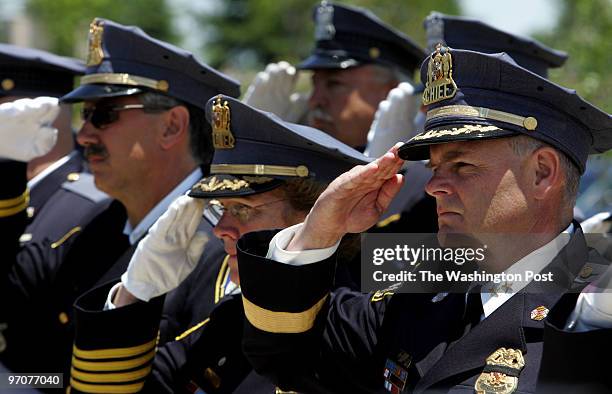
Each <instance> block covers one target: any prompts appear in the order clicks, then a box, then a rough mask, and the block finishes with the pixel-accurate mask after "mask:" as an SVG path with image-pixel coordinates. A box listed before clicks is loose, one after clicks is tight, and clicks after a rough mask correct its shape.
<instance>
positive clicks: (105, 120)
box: [81, 104, 169, 129]
mask: <svg viewBox="0 0 612 394" xmlns="http://www.w3.org/2000/svg"><path fill="white" fill-rule="evenodd" d="M129 109H142V110H144V111H145V112H161V111H166V110H168V109H169V108H157V107H148V106H145V105H144V104H125V105H120V106H116V107H112V106H102V107H88V108H83V109H82V110H81V118H82V119H83V122H90V123H91V124H92V125H93V126H94V127H95V128H96V129H103V128H104V127H106V126H108V125H109V124H111V123H113V122H116V121H117V119H119V112H120V111H127V110H129Z"/></svg>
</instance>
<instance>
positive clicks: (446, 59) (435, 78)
mask: <svg viewBox="0 0 612 394" xmlns="http://www.w3.org/2000/svg"><path fill="white" fill-rule="evenodd" d="M455 93H457V85H456V84H455V81H453V57H452V56H451V53H450V49H448V48H447V47H443V46H442V45H438V46H436V51H435V52H434V53H432V55H431V58H430V59H429V64H428V66H427V82H426V83H425V90H424V91H423V105H429V104H432V103H437V102H438V101H442V100H446V99H449V98H452V97H454V96H455Z"/></svg>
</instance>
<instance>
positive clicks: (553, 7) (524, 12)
mask: <svg viewBox="0 0 612 394" xmlns="http://www.w3.org/2000/svg"><path fill="white" fill-rule="evenodd" d="M458 1H459V4H460V6H461V9H462V13H463V14H464V15H465V16H472V17H476V18H479V19H482V20H483V21H486V22H487V23H489V24H491V25H494V26H496V27H499V28H501V29H503V30H507V31H509V32H511V33H519V34H523V35H530V34H533V33H537V32H542V31H547V30H550V29H552V28H553V27H554V26H555V22H556V21H557V18H558V17H559V12H560V8H559V6H560V5H559V1H558V0H511V1H509V0H458Z"/></svg>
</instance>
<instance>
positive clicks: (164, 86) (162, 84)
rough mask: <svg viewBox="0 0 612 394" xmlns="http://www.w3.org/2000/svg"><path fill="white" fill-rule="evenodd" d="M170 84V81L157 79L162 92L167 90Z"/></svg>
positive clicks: (158, 87) (158, 88)
mask: <svg viewBox="0 0 612 394" xmlns="http://www.w3.org/2000/svg"><path fill="white" fill-rule="evenodd" d="M169 87H170V85H168V81H164V80H163V79H162V80H161V81H157V90H161V91H162V92H167V91H168V88H169Z"/></svg>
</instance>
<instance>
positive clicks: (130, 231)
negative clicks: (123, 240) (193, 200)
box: [123, 168, 202, 245]
mask: <svg viewBox="0 0 612 394" xmlns="http://www.w3.org/2000/svg"><path fill="white" fill-rule="evenodd" d="M201 178H202V170H201V169H200V168H197V169H195V170H194V171H193V172H192V173H191V174H189V175H188V176H187V178H185V179H183V181H182V182H181V183H179V184H178V186H176V187H175V188H174V189H172V191H171V192H170V193H168V194H167V195H166V197H164V198H163V199H162V200H161V201H160V202H159V203H157V205H156V206H155V207H153V209H151V210H150V211H149V213H148V214H147V216H145V217H144V218H143V219H142V220H141V221H140V223H138V224H137V225H136V227H134V228H132V226H131V225H130V222H129V221H126V222H125V227H124V228H123V234H125V235H127V236H128V237H129V239H130V245H134V244H135V243H136V242H138V240H139V239H140V238H142V236H143V235H144V234H145V233H146V232H147V231H149V227H151V226H152V225H153V223H155V221H156V220H157V219H159V217H160V216H161V215H162V214H163V213H164V212H166V210H167V209H168V207H169V206H170V204H171V203H172V201H174V200H175V199H176V198H177V197H178V196H180V195H181V194H183V193H185V191H187V190H189V189H190V188H191V186H193V185H195V183H196V182H197V181H199V180H200V179H201Z"/></svg>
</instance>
